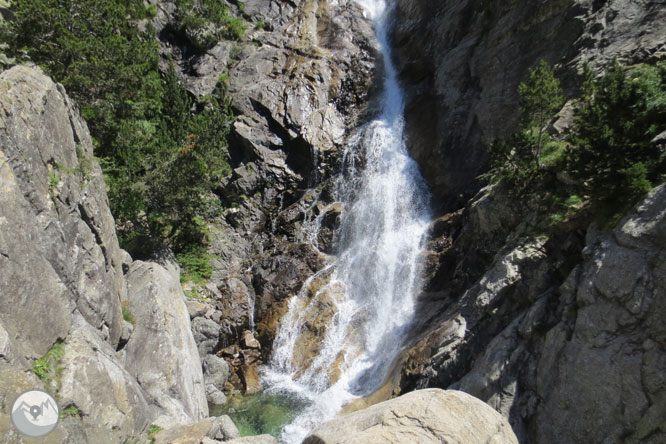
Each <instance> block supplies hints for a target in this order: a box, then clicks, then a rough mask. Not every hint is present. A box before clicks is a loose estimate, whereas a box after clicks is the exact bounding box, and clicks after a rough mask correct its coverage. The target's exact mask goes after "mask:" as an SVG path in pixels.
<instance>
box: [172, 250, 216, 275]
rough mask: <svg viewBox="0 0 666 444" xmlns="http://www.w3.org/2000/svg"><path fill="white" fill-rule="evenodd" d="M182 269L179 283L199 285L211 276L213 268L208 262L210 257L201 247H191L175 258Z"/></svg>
mask: <svg viewBox="0 0 666 444" xmlns="http://www.w3.org/2000/svg"><path fill="white" fill-rule="evenodd" d="M176 257H177V259H178V263H179V264H180V266H181V267H182V270H181V275H180V280H181V282H187V281H192V282H194V283H195V284H200V283H202V282H203V281H205V280H206V279H209V278H210V276H211V275H212V274H213V267H212V266H211V265H210V262H209V261H208V260H209V259H210V258H211V257H210V255H209V254H207V253H206V248H205V247H204V246H203V245H191V246H189V247H188V248H186V249H185V250H183V251H181V252H180V253H178V255H177V256H176Z"/></svg>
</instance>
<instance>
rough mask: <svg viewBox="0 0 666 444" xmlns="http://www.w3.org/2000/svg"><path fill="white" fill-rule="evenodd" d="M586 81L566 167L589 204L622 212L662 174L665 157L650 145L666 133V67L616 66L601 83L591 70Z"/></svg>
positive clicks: (586, 74) (601, 79) (665, 169)
mask: <svg viewBox="0 0 666 444" xmlns="http://www.w3.org/2000/svg"><path fill="white" fill-rule="evenodd" d="M585 77H586V79H585V83H584V84H583V93H582V97H581V100H580V103H579V105H578V107H577V109H576V122H575V126H574V130H573V132H572V134H571V136H570V137H569V143H570V147H569V149H568V153H567V154H568V155H567V165H566V167H567V170H568V171H570V172H571V174H572V175H573V176H574V177H576V178H578V179H579V180H580V181H581V182H583V183H584V186H583V188H584V191H585V192H586V193H589V194H590V195H591V196H592V197H593V199H595V200H596V201H598V202H599V203H601V204H603V205H605V206H615V207H618V206H619V207H624V206H626V204H627V203H629V204H630V203H633V202H634V201H636V200H637V199H638V198H639V197H640V196H642V195H643V194H645V192H646V191H648V190H649V189H650V188H651V187H652V185H653V184H655V183H657V182H659V181H661V180H663V174H664V173H665V172H666V168H665V167H666V162H665V161H666V153H664V152H663V151H660V149H659V148H658V147H657V146H656V145H655V144H652V143H650V142H651V140H652V139H653V138H654V137H655V136H656V135H657V134H659V133H660V132H661V131H664V129H666V63H663V62H662V63H660V64H657V65H656V66H649V65H642V66H638V67H634V68H632V69H628V70H627V69H625V68H623V67H622V66H620V65H619V64H617V63H615V64H614V65H613V66H612V67H611V68H610V69H609V70H608V71H607V72H606V73H605V74H604V75H603V76H602V77H600V78H599V79H594V77H593V75H592V72H591V71H590V70H589V69H588V70H586V73H585Z"/></svg>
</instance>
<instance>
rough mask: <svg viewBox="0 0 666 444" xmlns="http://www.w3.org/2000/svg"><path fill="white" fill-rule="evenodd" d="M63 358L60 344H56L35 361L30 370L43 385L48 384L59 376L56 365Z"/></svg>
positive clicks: (63, 352) (62, 349)
mask: <svg viewBox="0 0 666 444" xmlns="http://www.w3.org/2000/svg"><path fill="white" fill-rule="evenodd" d="M64 356H65V350H64V348H63V345H62V343H61V342H56V343H55V344H54V345H53V347H51V349H50V350H49V351H48V352H46V354H45V355H44V356H42V357H41V358H39V359H35V362H33V364H32V368H31V369H30V370H31V371H32V373H34V374H35V375H36V376H37V377H38V378H39V379H40V380H42V381H43V382H44V383H45V384H49V383H50V382H51V381H52V379H53V377H54V376H57V375H58V374H59V371H58V367H57V366H58V363H59V362H60V360H61V359H62V358H63V357H64Z"/></svg>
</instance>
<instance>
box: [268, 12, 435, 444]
mask: <svg viewBox="0 0 666 444" xmlns="http://www.w3.org/2000/svg"><path fill="white" fill-rule="evenodd" d="M359 3H360V4H361V5H362V6H363V7H364V8H365V10H366V12H367V14H368V16H369V17H370V18H371V19H372V20H373V21H374V24H375V28H376V32H377V39H378V41H379V44H380V47H381V50H382V53H383V56H384V57H383V58H384V70H385V78H384V91H383V96H382V102H381V112H380V114H379V116H378V117H377V118H376V119H375V120H373V121H372V122H370V123H368V124H367V125H366V126H365V127H364V128H363V129H362V131H361V132H360V133H359V135H358V137H357V138H355V141H354V142H353V143H350V145H349V146H348V148H347V152H346V153H345V155H344V157H343V163H344V165H343V168H342V172H341V173H340V179H339V181H338V186H337V191H338V196H337V198H338V199H339V200H340V201H341V202H343V203H344V205H345V210H346V211H345V213H344V217H343V220H342V224H341V228H340V233H339V236H338V245H339V247H338V250H339V253H338V255H337V257H336V258H335V261H334V262H333V263H332V264H331V265H330V266H329V267H327V268H325V269H323V270H321V271H320V272H318V273H317V274H316V275H314V276H312V277H310V278H309V279H308V280H307V281H306V283H305V284H304V286H303V289H302V290H301V291H300V292H299V294H298V295H296V296H294V297H293V298H292V299H291V301H290V302H289V311H288V312H287V314H286V315H285V317H284V318H283V319H282V321H281V324H280V329H279V332H278V335H277V337H276V339H275V342H274V346H273V355H272V357H271V362H270V366H269V367H268V368H267V369H266V370H265V372H264V374H263V378H264V383H265V385H266V386H267V387H269V388H268V391H269V392H276V393H282V394H285V395H288V396H294V397H298V398H299V399H301V400H305V401H306V402H307V403H308V404H309V406H308V407H307V408H306V409H304V410H303V411H302V412H301V413H300V415H299V416H298V417H297V418H296V419H295V420H294V421H293V422H292V423H291V424H288V425H286V426H285V427H284V429H283V431H282V434H281V436H280V440H281V441H282V442H283V443H287V444H295V443H300V442H301V440H302V439H303V438H304V437H305V436H306V435H307V434H308V433H309V432H310V431H311V430H312V429H314V428H315V427H316V426H317V425H319V424H320V423H322V422H323V421H325V420H328V419H330V418H333V417H334V416H335V415H336V414H337V413H338V412H339V411H340V410H341V409H342V407H343V406H344V405H345V404H346V403H348V402H349V401H350V400H352V399H354V398H357V397H361V396H367V395H369V394H371V393H373V392H374V391H375V390H377V389H378V388H379V387H380V386H381V385H382V384H383V383H384V382H385V379H386V377H387V375H388V372H389V370H390V367H391V365H392V364H393V362H394V360H395V359H396V357H397V356H398V354H399V352H400V349H401V347H402V344H403V339H404V337H405V336H406V334H407V332H406V329H407V328H408V327H409V325H410V323H411V321H412V318H413V315H414V295H415V293H416V292H417V291H418V285H419V283H418V270H417V262H418V256H419V253H420V252H421V249H422V243H423V240H424V237H425V233H426V230H427V227H428V223H429V220H430V214H429V211H428V199H429V194H428V191H427V189H426V187H425V184H424V181H423V178H422V177H421V175H420V173H419V170H418V166H417V165H416V162H414V160H412V159H411V158H410V157H409V155H408V153H407V149H406V146H405V142H404V134H403V129H404V119H403V114H404V102H403V96H402V92H401V90H400V88H399V85H398V80H397V75H396V70H395V67H394V66H393V63H392V61H391V51H390V46H389V43H388V28H389V23H388V18H389V15H390V14H389V11H388V8H387V7H386V4H385V1H384V0H360V1H359ZM357 153H358V154H360V155H361V157H362V158H363V159H364V162H362V163H363V164H364V168H363V169H362V170H359V169H357V167H356V166H355V165H354V158H355V156H356V155H357ZM315 282H318V283H319V284H317V285H316V286H315V285H314V283H315ZM323 304H329V305H331V304H332V305H334V313H335V314H334V315H333V316H332V317H331V319H329V320H327V322H326V326H325V332H324V337H322V338H318V340H320V341H321V344H320V346H319V347H317V352H316V355H315V356H314V358H312V359H311V360H310V361H307V362H306V363H304V362H302V360H301V361H300V362H295V361H297V360H295V354H296V353H298V351H299V350H298V339H299V337H300V336H301V335H302V334H303V331H304V329H305V328H306V324H307V323H308V322H310V321H311V320H312V319H313V318H315V317H316V316H317V315H318V314H319V313H318V310H320V309H321V307H322V305H323ZM299 364H300V365H299ZM304 367H305V368H304ZM331 381H334V382H333V383H332V384H331Z"/></svg>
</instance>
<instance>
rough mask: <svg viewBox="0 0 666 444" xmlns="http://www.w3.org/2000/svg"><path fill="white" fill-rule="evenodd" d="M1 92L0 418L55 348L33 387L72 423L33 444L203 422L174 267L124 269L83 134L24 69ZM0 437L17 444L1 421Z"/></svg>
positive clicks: (120, 436) (33, 71) (126, 262)
mask: <svg viewBox="0 0 666 444" xmlns="http://www.w3.org/2000/svg"><path fill="white" fill-rule="evenodd" d="M0 84H1V86H0V146H1V148H0V190H1V192H0V269H1V270H2V272H1V273H0V373H1V377H0V380H3V381H7V384H9V385H13V386H14V388H10V387H9V385H6V386H2V387H0V398H2V399H3V402H2V406H3V407H2V409H3V411H2V413H3V415H2V416H3V417H7V418H8V412H7V409H8V408H9V406H10V405H11V402H12V400H13V397H15V396H16V394H14V391H15V390H16V389H18V388H23V389H27V388H29V387H42V386H44V384H45V383H44V382H43V381H39V380H37V378H35V377H34V376H30V377H26V376H25V375H26V373H23V372H24V371H25V370H27V369H28V368H30V367H31V366H32V365H33V361H34V359H35V358H39V357H42V356H43V355H44V354H45V353H46V352H47V351H49V349H51V348H52V346H53V345H54V344H55V343H56V342H61V343H62V345H61V347H62V349H63V350H64V355H63V356H62V357H61V358H60V359H59V360H58V361H57V362H52V363H51V364H50V365H51V366H52V369H51V379H50V382H48V385H47V386H46V388H47V389H48V390H50V391H51V392H53V393H55V394H56V396H57V397H58V399H59V400H60V402H61V407H63V408H64V407H76V409H77V410H78V412H79V415H75V416H69V417H67V418H65V419H63V421H62V428H61V427H59V428H58V431H57V433H56V432H54V433H53V434H52V435H50V436H51V437H50V438H48V439H47V441H45V442H72V443H77V444H78V443H81V444H83V443H93V442H94V443H118V442H125V441H126V440H127V439H128V438H130V437H136V436H139V435H140V434H141V433H142V432H143V431H144V429H145V428H146V427H147V426H148V425H149V424H151V423H154V422H156V421H164V422H169V423H173V422H178V421H181V422H183V421H192V420H195V419H199V418H201V417H203V416H205V415H207V405H206V399H205V393H204V389H203V376H202V373H201V366H200V362H199V358H198V354H197V351H196V346H195V343H194V340H193V338H192V333H191V331H190V325H189V316H188V312H187V309H186V307H185V304H184V302H183V294H182V290H181V288H180V284H179V282H178V267H177V266H173V264H166V268H165V267H163V266H161V265H159V264H156V263H143V262H135V263H134V264H132V260H131V258H130V257H129V255H128V254H127V253H126V252H124V251H122V250H120V248H119V246H118V241H117V238H116V234H115V229H114V221H113V218H112V216H111V213H110V211H109V207H108V201H107V197H106V188H105V184H104V180H103V177H102V173H101V170H100V168H99V165H98V164H97V162H96V161H94V159H93V155H92V142H91V140H90V136H89V134H88V130H87V128H86V125H85V122H84V121H83V120H82V118H81V117H80V115H79V113H78V112H77V110H76V108H75V106H74V105H73V104H72V103H71V101H70V100H69V99H68V98H67V96H66V94H65V92H64V90H63V88H62V86H60V85H57V84H55V83H53V82H52V81H51V80H50V79H49V78H48V77H46V76H45V75H44V74H42V73H41V72H40V71H39V70H38V69H37V68H31V67H26V66H17V67H14V68H12V69H10V70H7V71H4V72H2V73H0ZM128 270H129V275H128V277H126V276H125V275H124V273H123V272H124V271H128ZM128 284H129V288H130V291H129V293H128ZM121 301H125V302H129V303H130V305H129V309H130V311H131V312H132V315H133V318H134V323H135V325H132V324H130V323H128V322H125V321H124V320H123V316H122V312H121ZM167 363H168V365H167ZM17 375H23V377H19V376H17ZM30 375H31V374H30ZM9 397H11V398H12V399H7V398H9ZM0 436H2V437H3V438H2V440H3V442H5V441H6V442H23V441H22V440H21V438H19V437H18V436H16V434H15V432H13V430H12V427H11V424H9V422H8V421H7V422H0Z"/></svg>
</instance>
